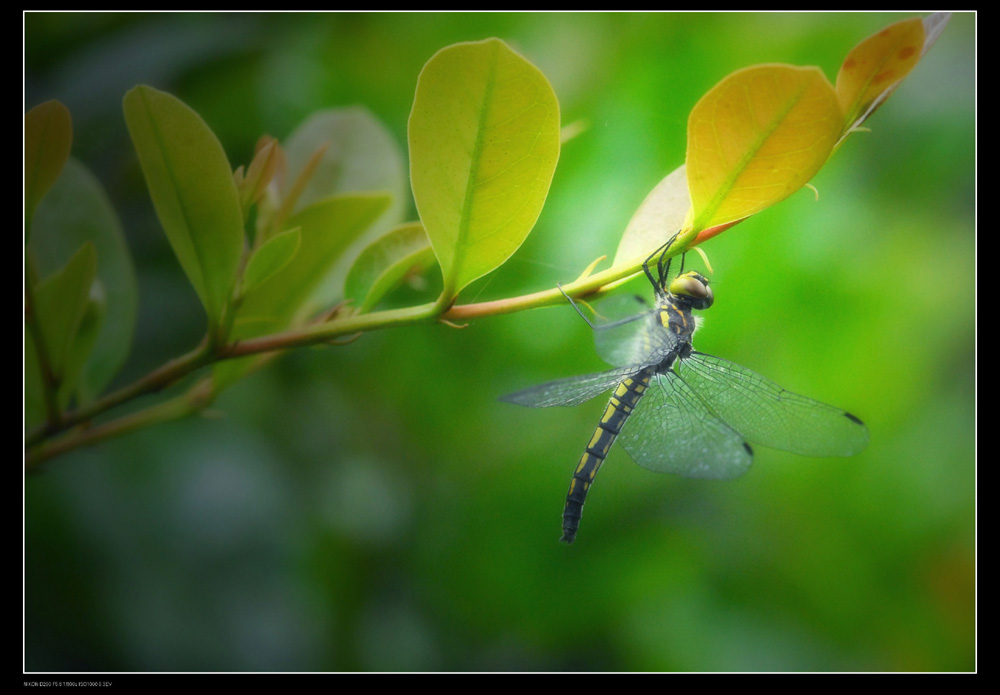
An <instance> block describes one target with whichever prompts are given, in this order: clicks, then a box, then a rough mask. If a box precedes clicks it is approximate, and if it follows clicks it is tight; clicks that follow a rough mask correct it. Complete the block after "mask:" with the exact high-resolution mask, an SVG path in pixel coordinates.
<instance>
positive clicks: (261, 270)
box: [243, 227, 302, 294]
mask: <svg viewBox="0 0 1000 695" xmlns="http://www.w3.org/2000/svg"><path fill="white" fill-rule="evenodd" d="M301 241H302V234H301V233H300V231H299V228H298V227H296V228H295V229H289V230H288V231H286V232H281V233H280V234H276V235H275V236H273V237H271V238H270V239H268V240H267V241H265V242H264V243H263V244H262V245H261V246H260V248H258V249H257V250H256V251H254V252H253V255H251V256H250V260H248V261H247V267H246V270H244V271H243V293H244V294H246V293H248V292H251V291H253V290H254V288H256V287H257V285H259V284H261V283H262V282H264V281H265V280H267V279H268V278H269V277H271V276H272V275H274V274H275V273H276V272H278V271H279V270H281V269H282V268H284V267H285V266H286V265H288V263H289V262H290V261H291V260H292V258H294V257H295V254H296V253H297V252H298V250H299V244H300V243H301Z"/></svg>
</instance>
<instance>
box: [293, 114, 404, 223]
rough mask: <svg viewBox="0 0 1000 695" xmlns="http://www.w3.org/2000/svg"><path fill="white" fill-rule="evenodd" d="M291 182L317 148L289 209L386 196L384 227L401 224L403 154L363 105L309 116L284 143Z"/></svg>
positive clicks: (390, 135) (382, 126)
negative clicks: (335, 198)
mask: <svg viewBox="0 0 1000 695" xmlns="http://www.w3.org/2000/svg"><path fill="white" fill-rule="evenodd" d="M284 147H285V152H286V156H287V160H288V172H289V176H288V177H287V178H286V180H285V182H284V186H283V189H282V193H283V194H285V193H287V191H288V188H289V187H290V186H291V185H292V182H293V181H294V180H295V178H296V177H297V176H298V174H299V172H301V171H302V170H303V169H304V168H305V167H306V166H307V165H308V163H309V161H310V159H311V158H312V157H313V155H314V154H315V153H316V152H317V151H318V150H319V149H320V148H323V154H322V156H321V157H320V159H319V161H318V162H317V163H316V166H315V169H314V170H313V172H312V174H311V176H310V178H309V181H308V183H307V184H306V186H305V188H304V189H303V191H302V193H301V194H300V196H299V197H298V202H297V204H296V207H295V210H296V211H300V210H303V209H305V208H307V207H308V206H310V205H312V204H313V203H315V202H317V201H319V200H322V199H324V198H328V197H329V196H331V195H334V194H338V193H360V192H370V191H387V192H388V193H390V194H391V195H392V205H391V207H390V211H389V213H388V214H387V220H386V226H387V227H388V226H390V225H393V224H396V223H398V222H399V221H400V220H401V219H402V215H403V208H404V204H405V200H406V169H405V166H404V163H403V153H402V152H401V151H400V147H399V144H398V143H397V142H396V140H395V139H394V138H393V136H392V134H391V133H390V132H389V131H388V130H387V129H386V127H385V126H384V125H382V123H381V122H380V121H379V120H378V119H377V118H376V117H375V116H374V115H372V113H371V112H370V111H369V110H368V109H366V108H364V107H363V106H350V107H347V108H336V109H327V110H325V111H319V112H317V113H314V114H312V115H311V116H310V117H309V118H308V119H307V120H306V121H305V122H303V123H302V125H300V126H299V127H298V128H296V129H295V131H294V132H293V133H292V134H291V135H289V136H288V139H287V140H286V141H285V145H284Z"/></svg>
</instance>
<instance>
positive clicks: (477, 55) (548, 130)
mask: <svg viewBox="0 0 1000 695" xmlns="http://www.w3.org/2000/svg"><path fill="white" fill-rule="evenodd" d="M409 144H410V180H411V185H412V187H413V197H414V200H415V201H416V205H417V211H418V212H419V214H420V221H421V222H422V223H423V225H424V228H425V229H426V230H427V235H428V236H429V237H430V240H431V244H432V246H433V247H434V252H435V253H436V254H437V257H438V261H439V262H440V264H441V268H442V271H443V274H444V285H445V286H444V293H445V296H446V297H449V298H450V297H454V296H455V295H457V294H458V292H459V291H460V290H461V289H462V288H463V287H465V286H466V285H468V284H469V283H470V282H472V281H473V280H475V279H476V278H478V277H481V276H482V275H485V274H486V273H488V272H490V271H492V270H494V269H495V268H497V267H498V266H499V265H501V264H502V263H503V262H504V261H506V260H507V258H509V257H510V255H511V254H512V253H514V251H515V250H516V249H517V247H518V246H520V245H521V243H522V242H523V241H524V239H525V237H526V236H527V235H528V232H530V231H531V228H532V227H533V226H534V224H535V221H536V220H537V219H538V215H539V213H540V212H541V209H542V205H543V203H544V202H545V197H546V195H547V194H548V190H549V184H550V182H551V180H552V174H553V172H554V170H555V166H556V162H557V160H558V158H559V104H558V101H557V100H556V96H555V93H554V92H553V91H552V87H551V86H550V85H549V83H548V80H546V79H545V76H544V75H543V74H542V73H541V72H540V71H539V70H538V68H536V67H535V66H534V65H532V64H531V63H529V62H528V61H527V60H525V59H524V58H522V57H521V56H519V55H518V54H517V53H515V52H514V51H512V50H511V49H510V48H509V47H508V46H507V45H506V44H505V43H504V42H503V41H500V40H499V39H487V40H485V41H479V42H474V43H461V44H456V45H453V46H449V47H447V48H444V49H442V50H440V51H438V52H437V53H436V54H435V55H434V56H433V57H432V58H431V59H430V60H429V61H428V62H427V64H426V65H425V66H424V68H423V70H422V71H421V73H420V78H419V80H418V82H417V91H416V96H415V97H414V100H413V110H412V112H411V113H410V121H409Z"/></svg>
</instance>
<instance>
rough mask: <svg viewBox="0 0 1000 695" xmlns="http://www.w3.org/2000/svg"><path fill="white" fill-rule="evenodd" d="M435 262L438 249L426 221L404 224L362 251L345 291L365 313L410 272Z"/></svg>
mask: <svg viewBox="0 0 1000 695" xmlns="http://www.w3.org/2000/svg"><path fill="white" fill-rule="evenodd" d="M433 263H434V251H433V249H431V244H430V240H428V238H427V232H425V231H424V227H423V225H422V224H420V223H419V222H409V223H407V224H401V225H399V226H398V227H394V228H393V229H391V230H390V231H389V233H388V234H386V235H384V236H383V237H381V238H379V239H377V240H376V241H375V242H373V243H372V244H370V245H369V246H367V247H366V248H365V250H364V251H362V252H361V253H360V254H359V255H358V258H357V260H355V261H354V265H352V266H351V270H350V272H348V273H347V280H346V281H345V283H344V294H345V296H347V297H350V298H351V299H354V300H355V303H356V305H357V307H358V312H359V313H365V312H367V311H370V310H371V309H372V308H373V307H374V306H375V305H376V304H378V302H379V300H381V299H382V298H383V297H384V296H385V295H386V294H388V293H389V291H391V290H392V289H393V288H395V287H396V286H397V285H398V284H399V283H400V282H401V281H402V280H403V278H405V277H406V276H407V275H408V274H410V273H411V272H413V271H414V270H416V271H417V272H422V271H423V270H424V269H425V268H427V267H429V266H430V265H431V264H433Z"/></svg>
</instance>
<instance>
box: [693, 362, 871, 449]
mask: <svg viewBox="0 0 1000 695" xmlns="http://www.w3.org/2000/svg"><path fill="white" fill-rule="evenodd" d="M680 374H681V377H683V379H684V380H685V381H686V382H687V383H688V384H689V385H690V386H691V388H692V389H693V390H694V391H695V392H696V393H697V394H698V395H699V396H700V397H701V398H702V399H703V400H704V401H705V403H706V404H707V405H708V407H709V408H711V410H712V411H713V412H714V413H716V414H717V415H718V416H719V417H720V418H721V419H723V420H724V421H725V422H726V423H728V424H729V425H730V426H731V427H732V428H733V429H735V430H736V431H738V432H740V433H741V434H742V435H743V436H744V437H746V438H747V439H748V440H750V441H751V442H753V443H754V444H760V445H761V446H767V447H771V448H773V449H781V450H783V451H791V452H793V453H796V454H802V455H804V456H852V455H853V454H856V453H858V452H859V451H861V450H862V449H864V448H865V445H867V444H868V428H866V427H865V425H864V423H862V422H861V421H860V420H859V419H858V418H856V417H854V416H853V415H851V414H850V413H847V412H845V411H843V410H841V409H839V408H834V407H833V406H831V405H826V404H825V403H820V402H819V401H814V400H812V399H811V398H806V397H805V396H800V395H798V394H797V393H792V392H791V391H787V390H785V389H783V388H782V387H780V386H778V385H777V384H775V383H774V382H773V381H770V380H768V379H765V378H764V377H762V376H761V375H760V374H757V373H756V372H753V371H751V370H749V369H747V368H746V367H741V366H740V365H738V364H735V363H733V362H730V361H729V360H724V359H721V358H719V357H713V356H712V355H706V354H705V353H701V352H695V353H692V355H691V357H689V358H688V359H686V360H683V361H682V363H681V367H680Z"/></svg>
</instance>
